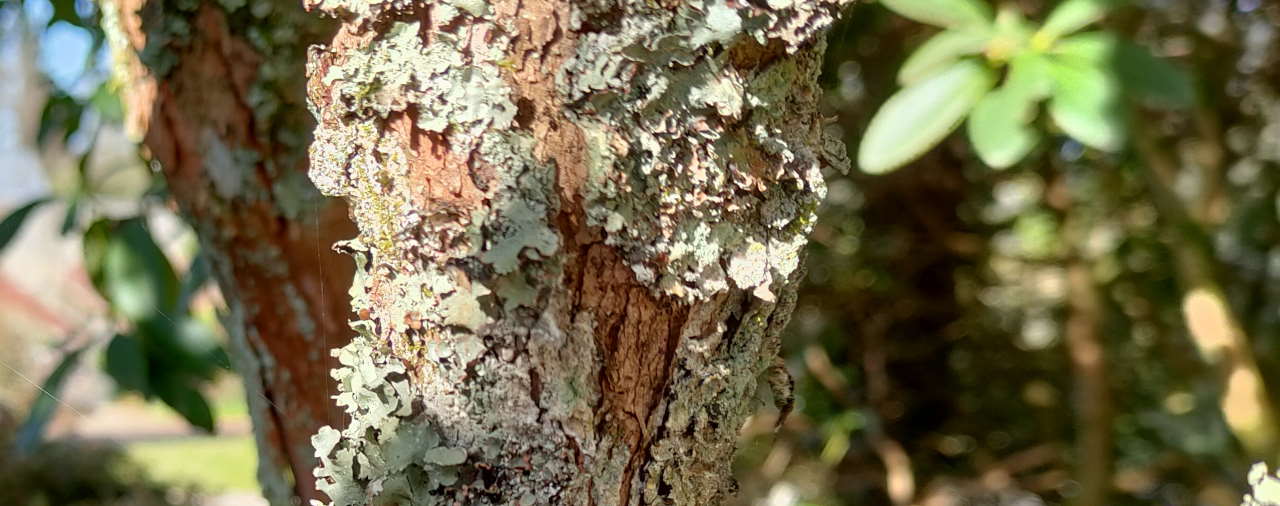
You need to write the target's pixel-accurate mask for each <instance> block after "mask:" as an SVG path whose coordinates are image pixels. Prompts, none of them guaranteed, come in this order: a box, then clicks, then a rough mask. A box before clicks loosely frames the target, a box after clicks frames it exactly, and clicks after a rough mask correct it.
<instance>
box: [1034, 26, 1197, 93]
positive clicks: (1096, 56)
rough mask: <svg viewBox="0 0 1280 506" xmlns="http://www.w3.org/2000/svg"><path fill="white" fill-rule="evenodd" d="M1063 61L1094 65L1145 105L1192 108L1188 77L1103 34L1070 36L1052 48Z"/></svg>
mask: <svg viewBox="0 0 1280 506" xmlns="http://www.w3.org/2000/svg"><path fill="white" fill-rule="evenodd" d="M1052 54H1053V55H1054V56H1056V57H1058V58H1059V59H1061V60H1063V61H1070V62H1073V63H1077V64H1086V65H1095V66H1098V67H1101V68H1104V69H1107V70H1108V71H1109V72H1111V73H1112V74H1114V75H1115V76H1116V77H1117V78H1118V79H1119V81H1120V84H1121V86H1122V88H1123V90H1124V93H1125V94H1126V95H1128V96H1129V97H1130V98H1133V99H1134V100H1137V101H1139V102H1141V103H1143V104H1145V105H1150V106H1155V107H1162V108H1169V109H1177V108H1185V107H1190V106H1192V105H1194V104H1195V101H1196V92H1195V85H1194V84H1193V82H1192V79H1191V75H1190V74H1189V73H1187V72H1186V71H1185V70H1183V69H1182V68H1180V67H1178V66H1177V65H1175V64H1173V63H1172V62H1170V61H1169V60H1166V59H1163V58H1159V57H1157V56H1155V55H1153V54H1152V53H1151V51H1149V50H1148V49H1147V48H1145V47H1143V46H1141V45H1138V44H1135V43H1133V42H1130V41H1127V40H1124V39H1121V38H1119V37H1116V36H1114V35H1112V34H1110V33H1106V32H1086V33H1081V34H1077V35H1072V36H1071V37H1067V38H1064V39H1062V40H1061V41H1059V42H1058V43H1057V44H1055V45H1054V47H1053V50H1052Z"/></svg>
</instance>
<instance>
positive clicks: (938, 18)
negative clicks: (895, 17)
mask: <svg viewBox="0 0 1280 506" xmlns="http://www.w3.org/2000/svg"><path fill="white" fill-rule="evenodd" d="M880 3H881V4H883V5H884V6H885V7H888V8H889V10H891V11H893V12H896V13H898V14H899V15H901V16H903V17H906V18H910V19H913V20H916V21H919V22H921V23H926V24H930V25H934V26H942V27H948V28H956V27H962V26H986V25H989V24H990V23H991V8H990V7H988V6H987V4H986V2H983V1H981V0H880Z"/></svg>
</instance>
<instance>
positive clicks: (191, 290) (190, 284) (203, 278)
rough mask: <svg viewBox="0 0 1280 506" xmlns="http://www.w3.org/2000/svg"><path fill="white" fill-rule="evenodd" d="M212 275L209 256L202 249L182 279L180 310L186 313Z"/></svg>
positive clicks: (179, 294)
mask: <svg viewBox="0 0 1280 506" xmlns="http://www.w3.org/2000/svg"><path fill="white" fill-rule="evenodd" d="M211 274H212V272H211V269H210V266H209V256H208V255H206V254H205V252H204V250H203V249H202V250H200V252H199V253H196V256H195V258H193V259H191V265H189V266H187V272H186V275H185V276H184V277H183V278H182V287H181V289H180V290H179V292H178V304H177V305H178V309H180V310H183V311H186V310H188V309H189V308H190V307H191V299H192V297H194V296H195V294H196V293H197V292H199V291H200V289H201V288H204V286H205V285H206V284H208V283H209V277H210V275H211Z"/></svg>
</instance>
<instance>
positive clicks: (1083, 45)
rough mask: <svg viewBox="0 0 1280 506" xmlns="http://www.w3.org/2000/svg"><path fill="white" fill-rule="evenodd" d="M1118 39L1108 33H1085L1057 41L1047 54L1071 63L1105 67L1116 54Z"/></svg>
mask: <svg viewBox="0 0 1280 506" xmlns="http://www.w3.org/2000/svg"><path fill="white" fill-rule="evenodd" d="M1118 44H1119V39H1118V38H1116V36H1115V35H1114V34H1111V33H1108V32H1085V33H1079V34H1075V35H1072V36H1070V37H1066V38H1064V39H1062V40H1059V41H1058V42H1057V43H1056V44H1054V45H1053V48H1051V49H1050V50H1049V53H1050V54H1052V55H1053V56H1055V57H1057V58H1058V59H1060V60H1064V61H1072V62H1073V63H1082V64H1093V65H1105V64H1109V63H1110V62H1111V59H1112V56H1113V55H1114V54H1115V53H1116V46H1117V45H1118Z"/></svg>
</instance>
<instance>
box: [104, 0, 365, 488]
mask: <svg viewBox="0 0 1280 506" xmlns="http://www.w3.org/2000/svg"><path fill="white" fill-rule="evenodd" d="M102 7H103V13H104V25H105V26H104V28H106V30H107V33H108V37H109V40H110V42H111V44H112V50H113V52H114V55H113V56H114V61H115V62H116V63H115V64H116V65H117V67H116V69H115V74H116V79H117V80H119V81H120V82H121V83H122V84H123V85H124V88H123V93H122V95H123V97H124V99H125V100H124V102H125V104H126V109H127V110H128V112H129V114H128V116H129V117H128V118H127V120H126V124H127V127H128V129H129V130H130V131H131V133H132V134H134V135H136V136H138V137H140V138H141V139H142V141H143V144H144V146H145V152H146V153H147V155H148V157H149V158H150V159H151V160H152V162H153V163H158V165H159V167H160V168H161V169H162V171H163V173H164V176H165V179H166V181H167V182H168V188H169V191H170V192H171V194H172V195H173V197H174V199H175V200H176V201H177V202H178V204H179V205H180V207H181V210H182V212H183V214H184V215H185V216H186V217H187V219H188V221H189V222H190V223H191V224H192V225H193V226H194V227H195V229H196V232H197V235H198V236H199V237H200V240H201V242H202V246H203V248H204V250H205V251H206V252H207V253H208V254H209V256H210V258H211V259H212V263H213V266H214V271H215V274H216V278H217V280H218V282H219V285H220V286H221V289H222V294H223V297H224V299H225V300H226V302H227V305H228V314H227V317H226V318H225V323H226V328H227V330H228V333H229V334H230V336H231V343H230V344H231V348H232V356H233V357H235V360H236V364H235V365H236V366H237V369H238V370H239V371H240V372H241V373H242V374H243V376H244V381H245V390H246V392H247V394H248V402H249V404H250V411H251V415H252V417H253V425H254V430H255V434H256V437H257V442H258V448H259V478H260V480H261V481H262V485H263V489H264V491H265V493H266V495H267V496H268V498H269V499H270V500H271V502H272V504H276V505H283V504H291V503H292V502H293V501H294V500H295V499H294V498H295V497H298V498H302V499H303V500H304V501H305V500H308V499H312V498H315V497H317V496H316V491H315V487H314V485H315V484H314V479H313V477H312V475H311V469H312V468H314V466H315V460H314V457H313V451H312V449H311V444H310V437H311V435H312V434H314V433H315V432H316V431H317V430H319V428H320V427H321V426H323V425H325V424H333V423H336V422H337V421H338V420H339V417H340V415H341V413H340V411H339V410H337V408H336V406H335V405H334V404H333V402H332V400H331V396H332V395H333V394H334V393H335V388H334V386H333V383H332V381H330V380H329V378H328V370H329V369H330V368H332V367H333V366H335V365H336V362H334V361H333V360H331V359H330V357H328V356H327V355H328V349H330V348H333V347H337V346H341V345H344V344H346V343H347V342H348V340H349V337H348V335H349V331H348V330H347V328H346V317H347V315H348V313H349V309H348V308H349V299H348V297H347V296H346V295H345V293H344V289H345V287H346V286H347V285H348V284H349V283H350V280H351V279H352V268H351V266H350V262H349V261H347V260H345V259H343V258H342V257H341V256H339V255H336V254H334V253H333V252H331V251H329V248H328V245H329V244H331V243H332V242H333V241H335V240H337V239H340V238H345V237H350V236H352V235H354V229H353V227H352V226H351V223H350V221H349V220H348V219H347V218H346V214H347V211H346V207H345V206H344V205H343V204H342V203H341V202H340V201H338V200H336V199H325V198H323V197H322V196H321V195H320V194H319V193H318V192H317V191H316V190H315V188H314V187H313V186H312V185H311V184H310V183H309V181H308V180H307V178H306V163H307V160H306V146H307V144H308V142H309V141H310V132H311V129H312V125H313V121H312V120H311V118H310V115H309V113H308V112H307V110H306V109H305V103H304V89H303V83H302V81H301V79H300V76H301V75H302V73H303V71H304V66H303V60H304V58H305V56H304V54H305V52H304V48H305V46H306V44H307V43H309V42H311V41H315V40H317V39H319V38H320V37H322V36H324V35H326V33H327V32H328V31H327V29H326V27H327V24H326V23H324V22H322V21H320V20H318V19H315V18H314V17H313V16H310V15H307V14H306V13H305V12H303V11H302V7H301V6H300V5H295V4H294V3H292V2H290V1H264V2H256V3H254V4H253V5H247V4H241V5H235V2H222V3H214V2H176V1H169V0H114V1H110V2H104V3H103V5H102ZM291 476H292V477H296V480H293V478H291ZM291 482H293V483H291Z"/></svg>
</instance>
